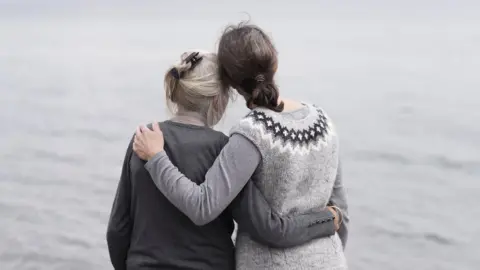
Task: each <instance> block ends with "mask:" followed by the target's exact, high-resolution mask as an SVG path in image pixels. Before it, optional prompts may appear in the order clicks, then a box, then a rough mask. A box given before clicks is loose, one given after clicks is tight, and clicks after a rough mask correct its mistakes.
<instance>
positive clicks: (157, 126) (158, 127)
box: [152, 121, 162, 133]
mask: <svg viewBox="0 0 480 270" xmlns="http://www.w3.org/2000/svg"><path fill="white" fill-rule="evenodd" d="M152 127H153V131H155V132H159V133H162V131H161V130H160V125H159V124H158V122H157V121H155V122H153V124H152Z"/></svg>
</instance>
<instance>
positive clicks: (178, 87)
mask: <svg viewBox="0 0 480 270" xmlns="http://www.w3.org/2000/svg"><path fill="white" fill-rule="evenodd" d="M164 83H165V95H166V100H167V106H168V108H169V109H170V111H171V112H172V113H177V112H178V111H179V110H183V111H190V112H196V113H199V114H200V115H202V117H203V118H204V121H205V122H206V124H207V125H208V126H214V125H215V124H217V123H218V122H219V121H220V119H221V118H222V116H223V114H224V112H225V109H226V107H227V105H228V101H229V97H230V91H229V87H224V86H223V84H222V83H221V81H220V78H219V66H218V61H217V56H216V55H215V54H214V53H210V52H206V51H201V50H194V51H187V52H185V53H183V54H182V56H181V59H180V61H179V62H178V63H176V64H175V65H173V66H172V67H171V68H170V69H169V70H168V71H167V73H166V74H165V82H164Z"/></svg>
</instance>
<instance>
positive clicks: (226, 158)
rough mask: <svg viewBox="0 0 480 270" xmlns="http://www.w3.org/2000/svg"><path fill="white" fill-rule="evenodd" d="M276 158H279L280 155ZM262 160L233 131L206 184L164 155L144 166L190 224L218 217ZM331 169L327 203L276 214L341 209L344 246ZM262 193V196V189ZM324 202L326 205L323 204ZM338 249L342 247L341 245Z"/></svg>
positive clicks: (340, 202)
mask: <svg viewBox="0 0 480 270" xmlns="http://www.w3.org/2000/svg"><path fill="white" fill-rule="evenodd" d="M305 113H308V114H310V106H308V107H305V108H304V109H303V110H300V111H298V112H295V113H291V114H288V115H290V116H291V117H293V118H294V119H295V118H296V117H299V119H301V118H303V116H302V115H304V114H305ZM247 118H248V117H247ZM279 158H282V157H281V156H279ZM263 159H264V153H262V149H260V148H259V147H258V143H256V142H255V141H253V140H252V138H249V137H248V136H245V134H242V133H240V132H235V130H234V132H233V134H232V136H231V138H230V141H229V142H228V143H227V145H226V146H225V148H224V149H223V150H222V152H221V153H220V155H219V157H218V158H217V160H216V161H215V163H214V165H213V167H212V168H211V169H210V170H209V171H208V172H207V175H206V176H205V182H204V183H203V184H201V185H197V184H195V183H192V182H191V181H190V180H189V179H187V178H186V177H185V176H184V175H182V174H181V173H180V172H179V171H178V170H177V169H176V168H175V167H174V166H173V165H172V164H171V162H170V161H169V160H168V157H167V156H166V155H165V154H164V153H163V152H162V153H159V154H157V155H156V156H155V157H154V158H152V159H151V160H150V161H149V162H148V163H147V164H146V168H147V170H148V171H149V172H150V174H151V176H152V178H153V180H154V181H155V184H156V186H157V187H158V188H159V189H160V190H161V191H162V192H163V193H164V194H165V196H166V197H167V198H168V199H169V200H170V201H171V202H172V203H173V204H174V205H175V206H176V207H178V208H179V209H180V210H181V211H182V212H184V213H185V214H186V215H187V216H189V217H190V218H191V219H192V220H193V221H195V222H197V223H204V222H209V221H210V220H212V219H213V218H215V217H216V216H218V215H219V214H220V213H221V212H222V211H223V210H224V209H225V208H226V206H227V205H228V204H229V203H230V202H231V201H232V200H233V198H235V196H237V194H238V193H239V192H240V190H242V188H243V187H244V185H245V184H246V183H247V181H248V180H249V179H250V178H251V177H252V175H253V178H254V180H256V178H257V177H258V173H256V171H257V170H259V168H261V166H262V164H263V163H264V160H263ZM334 167H335V169H334V170H333V171H334V172H335V174H334V175H333V178H334V179H335V180H334V181H333V180H332V181H331V185H332V186H331V187H330V189H331V191H330V192H327V193H328V194H329V196H330V195H331V196H330V198H328V197H327V198H326V199H327V201H325V198H321V199H319V201H321V202H322V203H319V204H318V207H311V208H309V209H307V208H308V207H303V209H300V211H298V212H295V211H293V212H288V211H287V212H285V211H283V210H282V209H281V208H278V207H277V209H276V211H278V212H280V213H282V212H283V213H282V214H285V215H288V214H289V215H290V216H292V215H293V216H295V215H296V214H303V213H308V212H311V211H312V210H318V209H323V207H324V206H325V205H326V203H327V202H328V203H329V204H335V205H337V206H339V207H340V208H341V209H342V214H343V219H344V223H343V224H342V228H341V230H340V232H339V234H340V236H342V235H343V237H342V240H343V241H344V243H345V241H346V238H347V237H346V236H347V225H348V213H347V204H346V197H345V192H344V188H343V185H342V179H341V177H340V176H341V174H340V170H339V169H337V168H336V167H337V165H336V164H335V166H334ZM254 173H255V174H254ZM335 175H336V177H335ZM257 181H258V180H256V181H255V183H257ZM257 184H258V183H257ZM327 189H328V188H327ZM261 191H262V190H261ZM262 192H263V193H265V190H263V191H262ZM267 200H268V201H269V202H270V203H274V205H275V202H274V201H273V200H272V199H271V198H268V196H267ZM323 202H325V205H324V203H323ZM274 208H275V207H274ZM314 226H315V225H314ZM311 228H312V227H310V229H311ZM240 230H241V232H244V231H245V230H243V229H242V224H241V223H240ZM339 246H340V247H341V246H342V245H339ZM237 255H238V254H237Z"/></svg>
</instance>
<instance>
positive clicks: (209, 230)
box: [107, 50, 335, 270]
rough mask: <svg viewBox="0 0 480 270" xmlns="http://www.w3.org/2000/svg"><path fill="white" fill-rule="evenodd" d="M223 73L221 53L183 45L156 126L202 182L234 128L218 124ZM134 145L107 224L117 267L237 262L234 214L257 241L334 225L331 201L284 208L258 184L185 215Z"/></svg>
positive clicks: (310, 235) (172, 153)
mask: <svg viewBox="0 0 480 270" xmlns="http://www.w3.org/2000/svg"><path fill="white" fill-rule="evenodd" d="M218 74H219V66H218V60H217V56H216V55H215V54H213V53H209V52H205V51H199V50H196V51H189V52H186V53H184V54H183V55H182V56H181V59H180V61H179V62H178V63H177V64H175V65H174V66H173V67H172V68H170V69H169V70H168V71H167V73H166V74H165V93H166V100H167V103H168V107H169V108H170V109H171V110H172V112H173V114H174V116H173V117H172V118H171V119H170V120H167V121H164V122H161V123H160V124H159V123H154V124H153V129H154V130H156V131H157V132H158V131H159V127H160V128H161V129H162V131H163V135H164V140H165V146H164V150H165V151H164V153H165V155H167V156H168V158H169V159H170V160H171V162H172V164H173V165H175V166H176V167H177V168H178V170H179V171H180V172H181V173H183V174H184V175H185V176H187V177H188V178H189V179H191V180H192V181H193V183H194V184H195V185H199V184H201V183H202V182H203V179H204V175H205V173H206V172H207V170H208V169H209V168H210V167H211V166H212V165H213V164H214V161H215V159H216V158H217V156H218V155H219V154H220V152H221V150H222V148H223V147H224V146H225V145H226V144H227V143H228V137H227V136H225V135H224V134H223V133H221V132H218V131H215V130H213V129H212V128H211V127H212V126H214V125H215V124H217V123H218V121H219V120H220V119H221V118H222V115H223V114H224V112H225V109H226V107H227V104H228V101H229V97H230V91H229V88H228V87H226V86H224V85H223V84H222V83H221V81H220V78H219V76H218ZM133 147H134V146H133V141H131V142H130V144H129V146H128V149H127V153H126V156H125V160H124V164H123V170H122V175H121V178H120V182H119V185H118V189H117V194H116V197H115V201H114V203H113V207H112V213H111V216H110V220H109V224H108V230H107V242H108V248H109V252H110V259H111V261H112V264H113V266H114V268H115V269H116V270H118V269H132V270H133V269H199V270H200V269H202V270H208V269H212V270H213V269H234V268H235V257H234V245H233V242H232V239H231V235H232V232H233V229H234V224H233V219H232V218H235V220H237V222H238V223H239V224H240V226H241V227H242V228H245V229H244V230H245V231H246V232H248V233H250V235H251V236H252V238H253V239H255V240H256V241H259V242H260V243H263V244H264V245H269V246H276V247H290V246H295V245H300V244H303V243H305V242H308V241H310V240H311V239H314V238H319V237H325V236H330V235H333V234H334V232H335V229H334V226H335V222H334V220H333V219H334V215H333V213H334V211H331V209H330V210H329V209H320V208H318V211H313V212H311V213H305V214H304V213H302V214H292V215H288V216H287V215H284V216H281V215H279V214H278V213H277V212H276V211H274V210H272V208H271V207H270V205H269V204H268V203H267V201H266V199H265V197H264V196H263V194H262V193H261V192H260V191H259V190H258V189H257V188H256V186H254V185H253V184H249V185H247V186H246V188H245V190H244V192H242V194H241V195H240V196H238V197H237V198H236V199H235V201H234V202H233V203H232V204H231V205H230V206H225V207H224V208H223V209H221V210H220V211H218V210H217V209H210V208H203V209H202V210H201V211H198V212H196V213H195V216H196V218H192V216H191V215H187V216H186V215H184V214H183V213H182V211H180V210H178V209H177V207H178V206H179V205H178V204H175V203H173V204H172V203H171V202H170V201H169V200H168V199H167V196H165V194H162V193H161V192H159V191H158V190H157V188H156V187H155V184H154V181H152V178H151V176H150V174H149V172H148V171H147V170H146V169H145V168H144V166H145V162H144V161H143V160H141V159H140V158H139V156H138V155H136V154H135V153H134V152H133ZM176 189H179V190H181V189H183V187H181V186H178V185H172V186H170V189H169V190H167V193H170V192H175V190H176ZM237 194H238V192H237ZM219 195H220V194H216V195H215V196H214V197H217V196H219ZM183 196H189V194H183ZM199 203H200V202H199ZM228 204H230V202H229V203H228ZM316 210H317V209H316ZM212 213H214V215H215V217H213V218H211V216H212ZM198 225H202V226H198Z"/></svg>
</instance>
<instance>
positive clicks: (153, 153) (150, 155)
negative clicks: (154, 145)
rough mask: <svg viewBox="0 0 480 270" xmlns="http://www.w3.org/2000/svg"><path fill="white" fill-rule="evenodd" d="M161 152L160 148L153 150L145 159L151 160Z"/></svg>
mask: <svg viewBox="0 0 480 270" xmlns="http://www.w3.org/2000/svg"><path fill="white" fill-rule="evenodd" d="M161 152H163V149H162V150H157V151H153V152H150V153H149V155H148V157H147V161H148V160H151V159H152V158H153V157H155V156H156V155H158V154H159V153H161Z"/></svg>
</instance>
